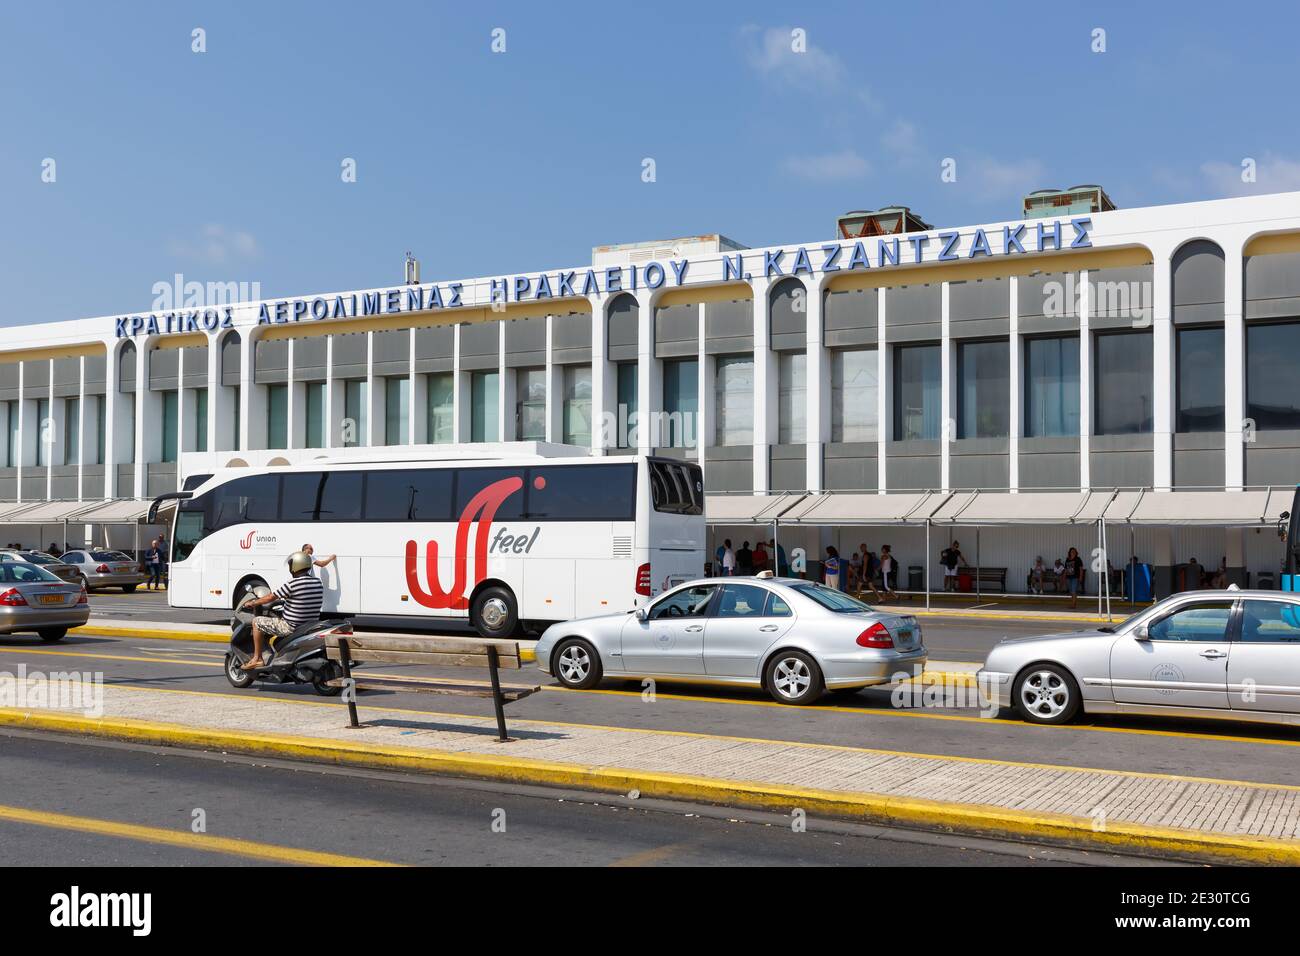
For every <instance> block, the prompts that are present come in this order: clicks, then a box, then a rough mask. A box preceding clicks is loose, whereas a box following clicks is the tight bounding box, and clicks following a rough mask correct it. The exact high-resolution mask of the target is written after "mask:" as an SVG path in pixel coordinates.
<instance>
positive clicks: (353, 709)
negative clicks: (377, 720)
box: [339, 637, 361, 727]
mask: <svg viewBox="0 0 1300 956" xmlns="http://www.w3.org/2000/svg"><path fill="white" fill-rule="evenodd" d="M339 663H341V664H342V665H343V679H344V680H345V681H347V683H346V684H344V685H343V694H344V697H345V699H346V700H347V704H348V721H349V723H350V724H351V726H353V727H360V726H361V722H360V721H359V720H357V685H356V684H355V683H354V682H353V680H352V654H351V653H350V650H349V648H348V639H347V638H346V637H342V638H339Z"/></svg>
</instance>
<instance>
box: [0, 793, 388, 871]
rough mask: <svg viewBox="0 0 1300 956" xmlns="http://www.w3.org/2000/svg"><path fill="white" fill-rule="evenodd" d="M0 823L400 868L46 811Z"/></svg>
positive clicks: (302, 860) (305, 862) (308, 862)
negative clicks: (24, 824)
mask: <svg viewBox="0 0 1300 956" xmlns="http://www.w3.org/2000/svg"><path fill="white" fill-rule="evenodd" d="M0 820H8V821H10V822H11V823H26V824H30V825H32V826H38V827H50V828H52V829H56V830H75V831H77V832H79V833H94V834H98V835H100V836H110V837H119V838H121V839H124V840H136V841H138V842H141V843H159V844H162V845H164V846H175V847H181V848H182V849H186V850H199V851H201V852H204V853H224V854H229V855H232V856H243V857H248V858H250V859H254V860H271V861H273V862H276V863H290V864H293V865H295V866H400V865H401V864H399V863H388V862H385V861H383V860H369V859H366V858H364V857H358V856H342V855H340V854H337V853H320V852H318V851H316V850H298V849H295V848H293V847H287V846H273V845H271V844H268V843H262V842H260V841H253V840H240V839H237V838H235V837H221V836H213V835H212V834H210V833H188V832H186V831H184V830H166V829H163V828H161V827H149V826H143V825H141V824H138V823H120V822H118V821H116V820H97V819H95V818H93V817H79V816H72V815H70V814H66V813H50V812H48V811H45V810H27V809H24V808H23V807H6V806H0Z"/></svg>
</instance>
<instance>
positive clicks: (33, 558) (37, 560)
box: [18, 551, 59, 564]
mask: <svg viewBox="0 0 1300 956" xmlns="http://www.w3.org/2000/svg"><path fill="white" fill-rule="evenodd" d="M18 556H19V557H20V558H22V559H23V560H24V561H29V562H31V563H32V564H58V563H59V562H58V560H57V559H56V558H52V557H50V556H49V555H48V554H42V553H41V552H39V551H22V552H20V553H19V555H18Z"/></svg>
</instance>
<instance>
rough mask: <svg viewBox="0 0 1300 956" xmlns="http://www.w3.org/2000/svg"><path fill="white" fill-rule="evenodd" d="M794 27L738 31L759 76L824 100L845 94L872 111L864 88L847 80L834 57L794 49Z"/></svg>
mask: <svg viewBox="0 0 1300 956" xmlns="http://www.w3.org/2000/svg"><path fill="white" fill-rule="evenodd" d="M794 29H795V28H794V27H767V28H762V27H758V26H755V25H753V24H750V25H747V26H744V27H741V30H740V34H741V39H742V40H743V41H745V43H746V46H747V50H746V58H747V59H748V61H749V65H750V67H751V68H752V69H753V70H754V71H755V72H757V73H759V74H760V75H762V76H764V77H767V78H769V79H771V80H772V81H774V82H777V83H781V84H784V85H787V86H790V87H793V88H795V89H798V90H804V91H816V92H821V93H825V94H827V96H828V98H834V99H841V98H843V97H844V96H845V95H846V94H847V95H851V96H855V97H856V98H857V99H858V100H859V102H861V103H862V104H864V105H867V106H870V107H872V108H873V109H874V108H875V107H876V105H877V104H876V103H875V101H874V98H873V97H872V95H871V93H870V92H869V91H868V90H867V88H866V86H865V85H864V84H862V83H861V82H857V81H854V80H853V79H852V78H851V77H850V76H849V71H848V69H847V68H846V67H845V66H844V61H843V60H841V59H840V58H839V57H838V56H836V55H835V54H834V53H829V52H827V51H826V50H823V49H822V48H821V47H819V46H817V45H816V44H815V43H813V42H812V40H811V39H810V38H809V39H805V40H804V41H803V49H802V51H799V52H796V50H795V49H794V36H793V31H794Z"/></svg>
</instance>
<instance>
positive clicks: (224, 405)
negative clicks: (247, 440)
mask: <svg viewBox="0 0 1300 956" xmlns="http://www.w3.org/2000/svg"><path fill="white" fill-rule="evenodd" d="M225 392H226V388H225V386H224V385H222V383H221V348H220V340H219V339H217V338H216V337H215V336H209V337H208V417H207V420H206V421H203V422H200V423H199V424H198V427H199V428H202V429H204V430H205V432H206V434H207V436H208V442H207V445H208V451H210V452H215V451H225V450H226V449H225V448H224V447H223V446H224V445H225V442H223V441H221V438H220V435H221V433H222V431H223V429H221V428H220V427H219V424H220V423H223V422H227V421H229V420H230V419H231V418H232V417H233V416H234V413H235V410H234V408H232V407H231V406H232V405H233V404H234V402H233V401H232V400H231V399H232V398H233V396H231V395H227V394H225Z"/></svg>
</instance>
